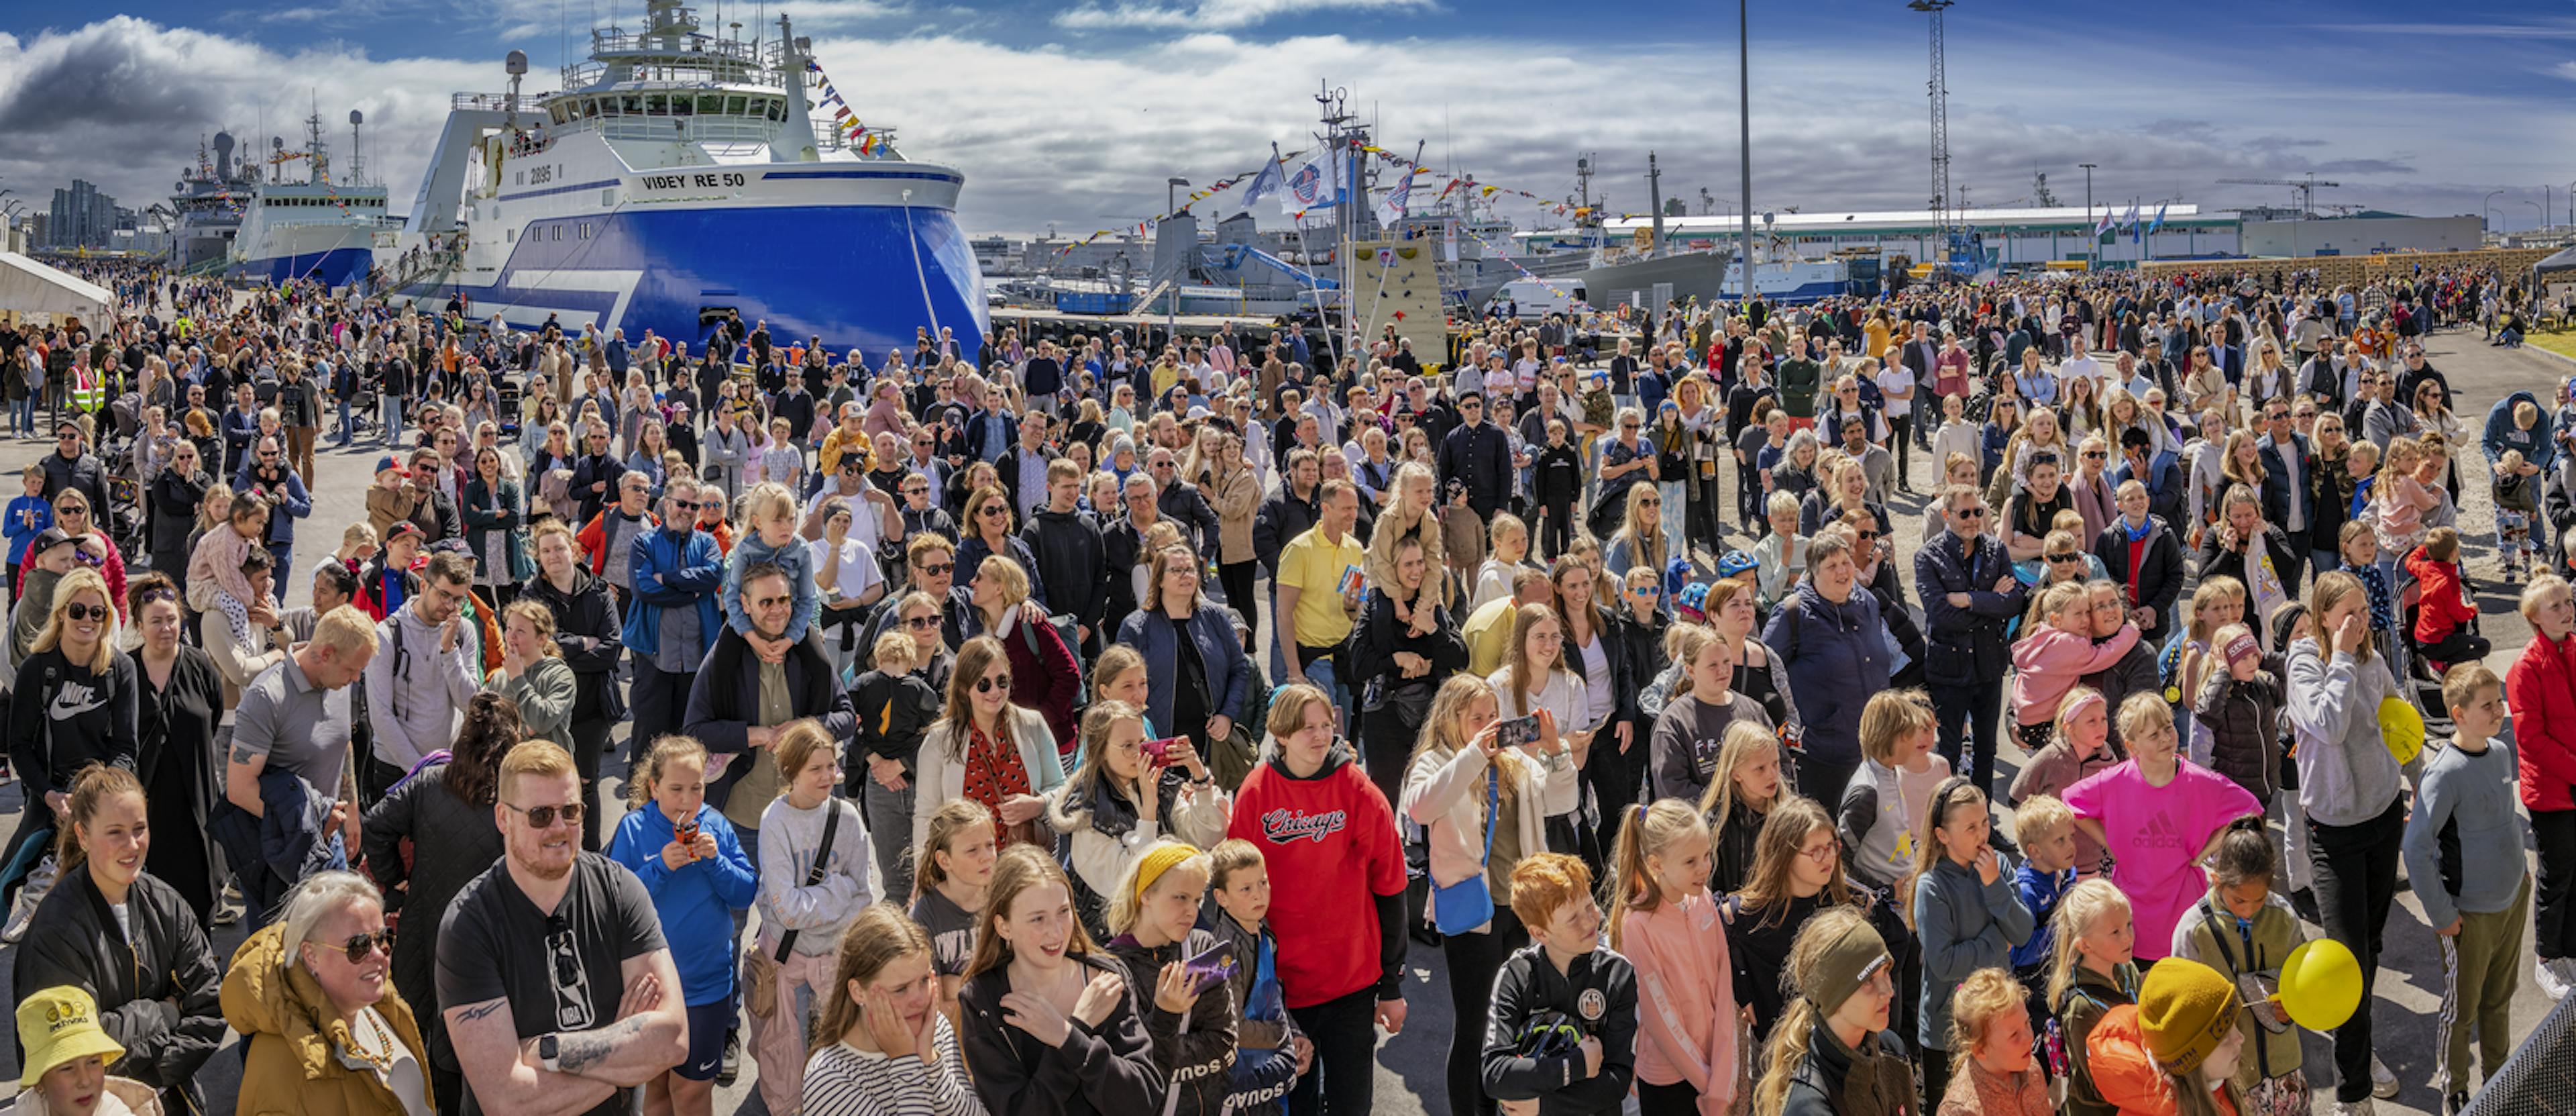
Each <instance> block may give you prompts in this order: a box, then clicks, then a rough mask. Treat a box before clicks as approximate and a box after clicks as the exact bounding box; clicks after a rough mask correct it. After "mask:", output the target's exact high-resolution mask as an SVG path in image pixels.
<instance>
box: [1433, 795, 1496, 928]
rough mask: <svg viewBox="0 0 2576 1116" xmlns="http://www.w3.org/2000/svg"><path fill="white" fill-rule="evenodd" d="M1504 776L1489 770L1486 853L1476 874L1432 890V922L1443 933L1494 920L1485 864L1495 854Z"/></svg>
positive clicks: (1477, 925) (1478, 860) (1491, 894)
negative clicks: (1496, 824)
mask: <svg viewBox="0 0 2576 1116" xmlns="http://www.w3.org/2000/svg"><path fill="white" fill-rule="evenodd" d="M1501 807H1502V776H1501V775H1500V774H1499V773H1497V772H1496V771H1495V770H1494V769H1493V768H1490V767H1488V768H1486V769H1485V855H1484V856H1482V857H1479V858H1477V864H1478V868H1477V871H1476V874H1475V875H1472V876H1469V877H1467V878H1466V879H1463V880H1460V881H1458V882H1457V883H1453V884H1449V885H1447V886H1435V887H1433V888H1432V889H1431V924H1432V925H1433V926H1434V927H1436V928H1438V929H1439V931H1440V932H1441V933H1443V934H1464V933H1467V932H1468V931H1470V930H1474V929H1475V928H1477V927H1479V926H1483V925H1484V924H1486V923H1488V922H1492V921H1493V920H1494V892H1493V889H1492V888H1490V887H1488V886H1487V885H1486V883H1485V872H1486V869H1485V868H1484V867H1483V864H1484V862H1485V861H1486V860H1490V859H1492V857H1493V855H1494V820H1495V818H1496V817H1497V816H1498V815H1500V814H1501V813H1502V809H1501Z"/></svg>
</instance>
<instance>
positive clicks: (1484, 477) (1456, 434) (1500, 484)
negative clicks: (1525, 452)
mask: <svg viewBox="0 0 2576 1116" xmlns="http://www.w3.org/2000/svg"><path fill="white" fill-rule="evenodd" d="M1513 475H1514V473H1513V469H1512V447H1511V439H1510V438H1508V437H1507V436H1505V435H1504V434H1503V432H1502V430H1501V429H1500V428H1498V427H1496V426H1494V425H1493V424H1491V423H1488V422H1486V421H1485V398H1484V397H1483V396H1481V395H1477V394H1474V393H1469V394H1467V395H1463V396H1460V397H1459V399H1458V426H1457V428H1456V429H1454V430H1451V431H1449V433H1448V436H1446V437H1444V438H1442V439H1440V480H1441V483H1442V484H1444V485H1445V484H1449V483H1452V482H1455V483H1458V484H1463V485H1465V486H1466V488H1467V506H1468V508H1470V509H1472V510H1473V511H1474V512H1475V513H1476V518H1477V519H1479V520H1481V521H1483V522H1486V523H1491V522H1493V520H1494V513H1495V512H1498V511H1501V510H1502V509H1503V505H1504V502H1505V501H1507V500H1509V499H1510V498H1511V492H1512V479H1513Z"/></svg>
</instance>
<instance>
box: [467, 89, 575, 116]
mask: <svg viewBox="0 0 2576 1116" xmlns="http://www.w3.org/2000/svg"><path fill="white" fill-rule="evenodd" d="M551 96H554V94H552V93H522V94H519V111H520V112H524V113H529V114H532V115H540V116H541V115H544V113H543V112H542V111H541V110H540V109H539V108H538V107H537V103H538V102H539V101H542V100H544V99H546V98H547V97H551ZM447 107H449V108H451V109H489V110H491V111H493V112H507V111H509V108H510V95H509V94H507V93H459V94H456V95H455V96H453V97H450V98H448V101H447Z"/></svg>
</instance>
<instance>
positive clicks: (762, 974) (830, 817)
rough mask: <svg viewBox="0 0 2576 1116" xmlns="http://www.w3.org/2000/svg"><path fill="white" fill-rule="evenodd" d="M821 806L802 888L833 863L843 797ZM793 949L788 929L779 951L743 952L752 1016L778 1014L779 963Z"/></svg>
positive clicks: (820, 877)
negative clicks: (818, 837) (817, 838)
mask: <svg viewBox="0 0 2576 1116" xmlns="http://www.w3.org/2000/svg"><path fill="white" fill-rule="evenodd" d="M824 805H825V806H827V807H829V810H828V812H826V813H825V814H824V815H823V843H822V844H820V845H817V846H815V847H814V866H813V867H811V868H808V869H806V870H805V882H804V884H803V885H802V886H805V887H812V886H814V885H815V884H819V883H821V882H823V871H824V867H825V866H826V865H828V864H830V863H831V862H832V839H833V838H834V837H836V836H838V835H839V834H840V831H841V806H842V800H841V799H839V798H828V799H825V800H824ZM795 948H796V931H794V930H788V931H785V932H782V933H780V934H779V935H778V952H776V953H771V952H769V951H767V950H763V949H757V948H755V949H753V950H751V951H749V952H747V953H745V954H743V955H742V982H743V988H742V1002H743V1005H744V1006H746V1007H748V1008H750V1009H751V1013H752V1014H753V1015H756V1016H759V1017H760V1018H762V1019H768V1018H770V1017H771V1016H774V1015H776V1014H777V1013H778V966H779V964H780V963H782V962H784V961H786V960H787V954H788V951H790V950H793V949H795Z"/></svg>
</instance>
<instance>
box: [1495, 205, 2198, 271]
mask: <svg viewBox="0 0 2576 1116" xmlns="http://www.w3.org/2000/svg"><path fill="white" fill-rule="evenodd" d="M2163 209H2164V223H2163V226H2162V227H2161V228H2159V229H2157V230H2156V231H2155V232H2154V233H2152V234H2149V233H2146V232H2145V231H2144V229H2143V226H2145V225H2149V224H2153V223H2154V222H2155V220H2156V211H2157V207H2156V206H2154V205H2141V206H2139V215H2138V223H2139V225H2140V226H2142V227H2141V228H2140V230H2139V232H2138V234H2137V235H2134V236H2133V235H2132V234H2131V233H2130V232H2129V231H2127V230H2125V229H2122V230H2120V231H2117V232H2114V233H2112V234H2109V235H2106V236H2104V237H2102V238H2100V239H2099V240H2097V239H2095V238H2094V236H2093V232H2094V230H2095V229H2096V228H2098V227H2099V225H2100V223H2101V221H2102V219H2103V215H2104V213H2105V211H2106V210H2107V211H2108V212H2109V214H2110V217H2111V220H2112V222H2113V224H2115V225H2118V224H2120V223H2122V221H2123V219H2124V218H2125V217H2126V215H2127V214H2128V212H2129V207H2128V206H2127V205H2126V204H2121V205H2117V206H2104V205H2096V206H2093V207H2091V208H2089V209H2088V208H2086V207H2083V206H2057V207H2052V208H2011V209H1968V210H1962V211H1960V212H1959V214H1958V216H1957V219H1958V222H1959V224H1960V226H1961V227H1962V228H1964V229H1966V230H1968V231H1969V232H1971V233H1973V234H1975V235H1977V236H1978V237H1979V238H1980V239H1981V240H1982V242H1983V244H1984V247H1985V253H1986V260H1987V263H1988V265H1989V266H1991V267H1995V268H1998V269H2002V270H2013V269H2016V268H2027V267H2037V266H2040V265H2042V264H2046V263H2050V262H2054V261H2060V260H2087V261H2091V262H2093V263H2095V264H2097V265H2103V266H2123V265H2130V264H2135V263H2137V262H2138V261H2140V260H2142V259H2180V258H2210V257H2220V256H2233V255H2239V254H2242V248H2241V246H2240V242H2239V236H2238V225H2239V221H2238V219H2237V215H2236V214H2234V213H2203V212H2201V208H2200V207H2199V206H2198V205H2195V204H2191V203H2188V202H2176V203H2173V204H2169V205H2166V206H2164V207H2163ZM1742 221H1743V219H1742V218H1741V217H1739V216H1735V215H1731V214H1707V215H1699V214H1694V215H1690V216H1683V217H1666V218H1664V240H1665V245H1666V247H1667V248H1670V249H1674V250H1679V251H1691V250H1694V249H1705V248H1715V247H1721V246H1728V245H1731V244H1732V243H1733V242H1734V241H1735V240H1736V239H1737V238H1738V237H1740V236H1742V235H1743V224H1742ZM1605 224H1606V226H1607V227H1608V229H1609V230H1610V232H1611V233H1612V234H1614V235H1615V236H1618V237H1628V238H1632V239H1651V238H1652V230H1653V228H1654V219H1653V218H1651V217H1621V218H1616V219H1613V220H1611V221H1608V222H1605ZM1571 233H1572V230H1565V231H1561V232H1558V233H1554V234H1551V233H1525V234H1522V236H1523V239H1524V242H1525V243H1529V244H1530V245H1531V247H1533V248H1535V249H1541V250H1543V248H1544V245H1545V244H1546V243H1547V240H1546V238H1548V237H1550V236H1564V235H1571ZM1753 236H1754V245H1755V254H1756V256H1757V257H1758V258H1761V259H1783V258H1818V257H1824V256H1830V255H1833V254H1834V253H1837V252H1842V251H1847V250H1849V251H1871V252H1875V253H1877V254H1878V255H1879V256H1881V257H1882V258H1883V257H1888V256H1904V257H1906V258H1908V259H1911V260H1916V261H1923V260H1929V259H1934V258H1938V257H1946V256H1947V255H1948V252H1947V250H1946V247H1945V246H1944V244H1943V241H1942V231H1941V228H1940V226H1939V224H1938V223H1937V222H1936V221H1935V220H1934V216H1933V214H1932V213H1930V212H1929V211H1926V210H1893V211H1879V212H1862V213H1790V212H1784V211H1773V212H1770V213H1757V214H1755V215H1754V218H1753Z"/></svg>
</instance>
